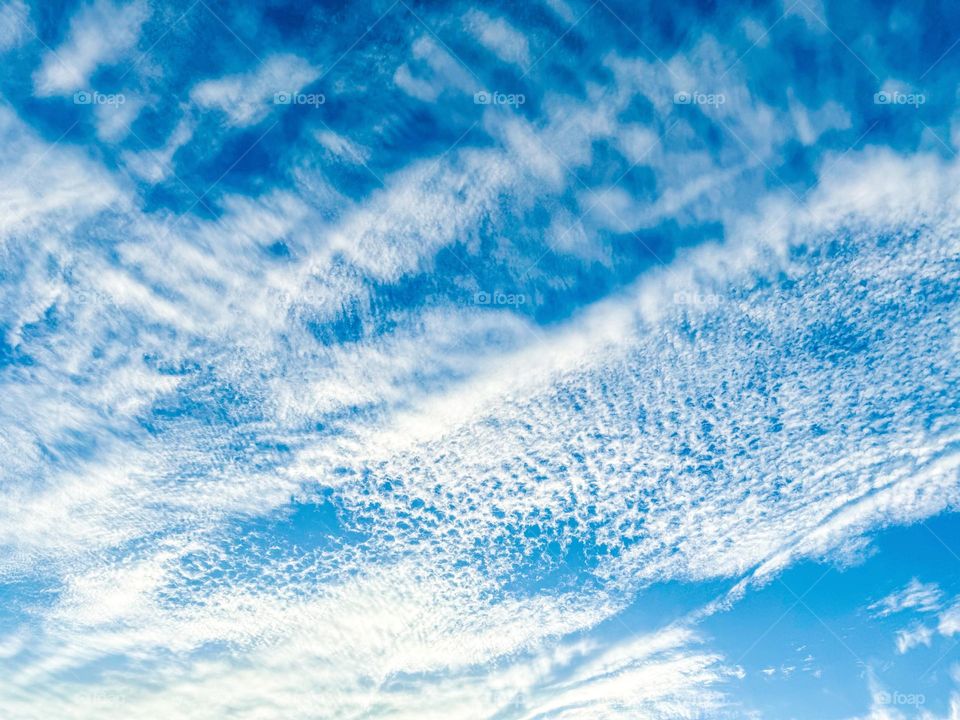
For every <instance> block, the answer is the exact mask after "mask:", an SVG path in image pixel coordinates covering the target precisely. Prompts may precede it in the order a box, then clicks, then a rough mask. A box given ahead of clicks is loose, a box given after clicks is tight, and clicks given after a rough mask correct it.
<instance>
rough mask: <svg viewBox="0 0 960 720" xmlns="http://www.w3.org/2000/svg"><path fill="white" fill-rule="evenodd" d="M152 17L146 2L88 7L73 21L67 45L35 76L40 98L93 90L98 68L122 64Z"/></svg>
mask: <svg viewBox="0 0 960 720" xmlns="http://www.w3.org/2000/svg"><path fill="white" fill-rule="evenodd" d="M149 14H150V11H149V6H148V5H147V3H146V2H145V1H144V0H135V1H134V2H131V3H128V4H126V5H117V4H114V3H113V2H111V1H110V0H97V1H96V2H95V3H93V4H91V5H86V6H84V7H83V8H82V9H81V10H79V11H78V12H77V14H76V15H74V16H73V18H71V20H70V29H69V32H68V34H67V37H66V39H65V40H64V41H63V43H62V44H61V45H59V46H58V47H57V48H56V49H55V50H51V51H49V52H47V53H45V54H44V56H43V62H42V64H41V66H40V68H39V69H38V70H37V72H36V73H35V74H34V86H35V88H36V93H37V95H39V96H41V97H43V96H49V95H67V94H70V93H72V92H74V91H76V90H82V89H83V90H86V89H91V88H89V85H90V78H91V76H92V75H93V74H94V72H96V70H97V68H98V67H100V66H101V65H111V64H114V63H116V62H118V61H120V60H121V59H123V58H124V57H126V55H127V53H128V52H129V51H130V50H131V49H132V48H134V47H135V46H136V44H137V42H138V41H139V39H140V28H141V27H142V26H143V23H144V22H145V21H146V20H147V18H148V17H149ZM92 89H99V88H92Z"/></svg>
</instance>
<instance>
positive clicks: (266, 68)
mask: <svg viewBox="0 0 960 720" xmlns="http://www.w3.org/2000/svg"><path fill="white" fill-rule="evenodd" d="M319 76H320V71H319V69H318V68H315V67H313V66H312V65H311V64H310V63H309V62H307V61H306V60H304V59H303V58H300V57H297V56H296V55H289V54H284V55H272V56H271V57H268V58H267V59H266V60H264V61H263V63H261V64H260V65H258V66H257V67H256V68H254V69H253V70H251V71H249V72H246V73H242V74H238V75H228V76H226V77H222V78H217V79H215V80H204V81H203V82H200V83H197V85H196V86H194V88H193V90H191V92H190V97H191V98H192V99H193V101H194V102H195V103H197V105H199V106H200V107H202V108H205V109H208V110H210V109H213V110H219V111H221V112H223V113H224V114H225V115H226V116H227V118H228V121H229V123H230V124H231V125H235V126H238V127H245V126H247V125H253V124H255V123H258V122H260V121H261V120H263V118H264V117H266V116H267V114H268V113H269V112H270V111H271V108H273V109H277V108H274V99H275V97H276V95H277V93H281V94H287V95H292V94H296V93H299V92H300V91H301V90H303V88H304V87H306V86H307V85H309V84H310V83H312V82H313V81H314V80H316V79H317V78H318V77H319ZM279 107H281V108H282V107H285V106H284V105H280V106H279Z"/></svg>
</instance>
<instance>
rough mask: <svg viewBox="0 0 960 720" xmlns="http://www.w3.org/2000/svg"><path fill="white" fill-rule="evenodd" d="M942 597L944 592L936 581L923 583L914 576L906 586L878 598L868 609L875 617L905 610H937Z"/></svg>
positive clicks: (924, 611) (926, 611)
mask: <svg viewBox="0 0 960 720" xmlns="http://www.w3.org/2000/svg"><path fill="white" fill-rule="evenodd" d="M942 597H943V593H942V592H941V591H940V588H939V587H938V586H937V584H936V583H922V582H920V581H919V580H917V578H912V579H911V580H910V582H909V583H907V585H906V586H905V587H903V588H901V589H900V590H897V591H896V592H892V593H890V594H889V595H887V596H886V597H884V598H881V599H880V600H877V602H875V603H873V604H872V605H870V607H869V608H867V609H868V610H870V611H871V612H872V613H873V616H874V617H886V616H887V615H892V614H893V613H898V612H903V611H904V610H916V611H917V612H923V613H929V612H936V611H937V610H939V609H940V607H941V599H942Z"/></svg>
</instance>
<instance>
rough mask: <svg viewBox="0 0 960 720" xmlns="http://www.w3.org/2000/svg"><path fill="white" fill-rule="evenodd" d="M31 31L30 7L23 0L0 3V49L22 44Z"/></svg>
mask: <svg viewBox="0 0 960 720" xmlns="http://www.w3.org/2000/svg"><path fill="white" fill-rule="evenodd" d="M32 32H33V25H32V22H31V20H30V8H28V7H27V4H26V3H25V2H23V0H8V2H5V3H3V5H0V51H4V50H10V49H12V48H15V47H18V46H20V45H22V44H23V43H24V42H25V41H26V40H27V39H28V38H29V37H30V36H31V33H32Z"/></svg>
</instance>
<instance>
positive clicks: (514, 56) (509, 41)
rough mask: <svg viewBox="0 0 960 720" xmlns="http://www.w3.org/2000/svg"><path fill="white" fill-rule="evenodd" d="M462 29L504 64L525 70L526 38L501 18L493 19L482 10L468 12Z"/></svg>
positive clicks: (527, 44)
mask: <svg viewBox="0 0 960 720" xmlns="http://www.w3.org/2000/svg"><path fill="white" fill-rule="evenodd" d="M463 24H464V27H465V28H466V29H467V31H468V32H469V33H471V34H472V35H473V36H474V37H475V38H476V39H477V40H478V41H479V42H480V44H481V45H483V46H484V47H486V48H487V49H488V50H490V51H491V52H493V53H494V54H495V55H496V56H497V57H498V58H500V59H501V60H503V61H504V62H506V63H511V64H514V65H518V66H519V67H521V68H524V69H525V68H527V67H528V66H529V65H530V45H529V43H528V42H527V38H526V36H525V35H524V34H523V33H522V32H520V31H519V30H517V29H516V28H514V27H513V26H512V25H511V24H510V23H508V22H507V21H506V20H505V19H503V18H493V17H490V16H489V15H487V14H486V13H485V12H483V11H482V10H476V9H473V10H470V11H469V12H468V13H467V14H466V15H465V16H464V18H463Z"/></svg>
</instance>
